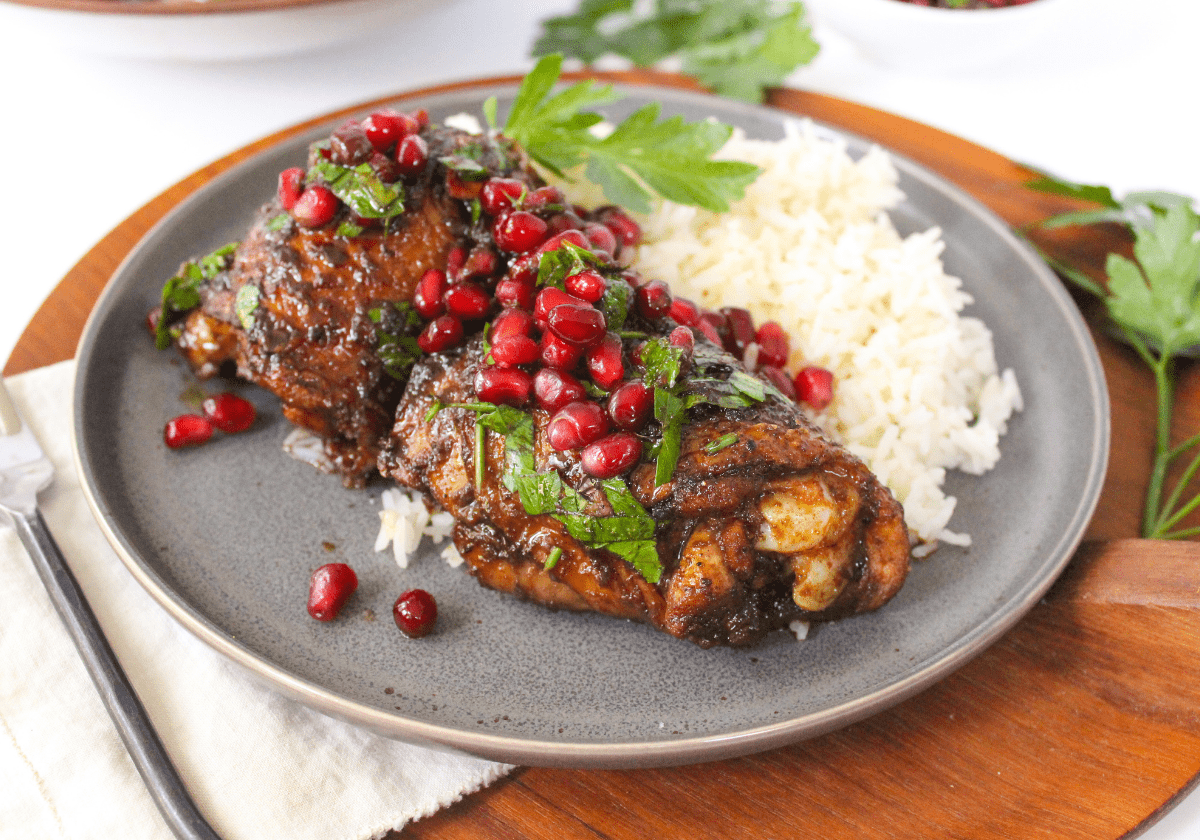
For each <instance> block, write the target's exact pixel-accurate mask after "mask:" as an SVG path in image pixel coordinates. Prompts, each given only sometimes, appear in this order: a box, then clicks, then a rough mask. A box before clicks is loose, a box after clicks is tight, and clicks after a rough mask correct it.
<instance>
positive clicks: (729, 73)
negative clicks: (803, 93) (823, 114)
mask: <svg viewBox="0 0 1200 840" xmlns="http://www.w3.org/2000/svg"><path fill="white" fill-rule="evenodd" d="M542 28H543V31H542V35H541V37H540V38H539V39H538V40H537V42H536V43H535V44H534V46H533V54H534V55H535V56H544V55H550V54H552V53H562V54H563V55H565V56H567V57H569V58H577V59H579V60H581V61H583V62H584V63H585V64H591V63H594V62H595V61H596V60H597V59H599V58H601V57H602V56H605V55H617V56H620V57H622V58H627V59H629V60H630V61H631V62H632V63H633V64H634V65H636V66H638V67H652V66H654V65H656V64H658V63H660V62H662V61H664V60H666V59H671V58H674V59H677V60H678V62H679V64H680V68H681V69H682V71H683V72H684V73H686V74H688V75H690V76H693V77H695V78H696V79H697V80H698V81H699V82H700V83H701V84H703V85H705V86H706V87H708V88H710V89H711V90H713V91H714V92H716V93H719V94H721V95H723V96H730V97H733V98H735V99H744V100H746V101H748V102H760V101H762V99H763V97H764V92H765V89H766V88H768V87H771V86H774V85H778V84H780V83H782V82H783V80H784V79H786V78H787V77H788V75H789V74H791V73H792V71H794V70H795V69H796V68H797V67H800V66H801V65H804V64H807V63H809V62H810V61H812V60H813V59H814V58H815V57H816V55H817V53H818V52H819V51H820V46H819V45H818V44H817V42H816V41H815V40H814V39H813V37H812V29H811V27H810V26H809V25H808V22H807V20H806V18H805V13H804V6H803V4H801V3H798V2H787V3H779V2H769V1H768V0H656V1H655V3H654V4H653V5H652V6H650V7H649V8H646V6H645V4H638V3H636V2H635V0H582V2H580V4H579V8H578V9H577V11H576V12H575V13H574V14H570V15H562V16H558V17H552V18H549V19H547V20H545V21H543V23H542Z"/></svg>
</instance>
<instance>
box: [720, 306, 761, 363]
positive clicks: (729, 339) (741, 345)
mask: <svg viewBox="0 0 1200 840" xmlns="http://www.w3.org/2000/svg"><path fill="white" fill-rule="evenodd" d="M721 314H722V315H724V316H725V318H726V323H727V324H728V325H729V329H728V330H727V331H726V332H725V334H724V339H725V349H726V350H728V351H729V352H730V353H732V354H733V355H735V356H737V357H738V358H739V359H740V358H742V356H743V354H745V352H746V345H748V344H750V343H751V342H753V341H754V335H755V331H754V318H753V316H751V314H750V313H749V312H748V311H747V310H745V309H742V308H741V307H740V306H723V307H721Z"/></svg>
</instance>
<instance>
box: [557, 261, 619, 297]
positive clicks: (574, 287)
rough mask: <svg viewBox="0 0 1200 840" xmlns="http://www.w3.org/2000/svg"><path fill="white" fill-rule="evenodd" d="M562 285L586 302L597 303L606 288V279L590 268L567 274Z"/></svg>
mask: <svg viewBox="0 0 1200 840" xmlns="http://www.w3.org/2000/svg"><path fill="white" fill-rule="evenodd" d="M563 285H564V286H566V287H567V291H568V292H570V293H571V294H573V295H575V297H577V298H582V299H584V300H586V301H587V302H588V303H598V302H599V301H600V298H602V297H604V293H605V291H607V290H608V281H607V280H605V279H604V277H603V276H602V275H600V274H599V273H598V272H595V271H592V270H591V269H588V270H587V271H580V272H579V273H577V274H572V275H569V276H568V277H567V278H566V279H565V280H563Z"/></svg>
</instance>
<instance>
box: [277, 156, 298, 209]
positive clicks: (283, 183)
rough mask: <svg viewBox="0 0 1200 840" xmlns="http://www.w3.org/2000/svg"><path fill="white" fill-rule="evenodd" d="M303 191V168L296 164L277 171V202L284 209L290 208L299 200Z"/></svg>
mask: <svg viewBox="0 0 1200 840" xmlns="http://www.w3.org/2000/svg"><path fill="white" fill-rule="evenodd" d="M303 192H304V170H303V169H301V168H300V167H298V166H293V167H292V168H291V169H285V170H283V171H282V172H280V173H279V204H280V206H282V207H283V209H284V210H291V209H292V208H293V207H295V206H296V202H297V201H299V200H300V194H301V193H303Z"/></svg>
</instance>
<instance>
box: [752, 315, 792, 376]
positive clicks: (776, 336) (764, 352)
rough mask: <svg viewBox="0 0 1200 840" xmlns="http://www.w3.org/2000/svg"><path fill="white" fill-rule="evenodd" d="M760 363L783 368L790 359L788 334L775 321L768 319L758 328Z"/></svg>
mask: <svg viewBox="0 0 1200 840" xmlns="http://www.w3.org/2000/svg"><path fill="white" fill-rule="evenodd" d="M755 341H757V342H758V363H759V364H760V365H764V366H765V365H770V366H772V367H777V368H781V367H783V366H784V365H786V364H787V360H788V335H787V333H785V332H784V331H783V327H781V326H779V324H777V323H775V322H774V321H767V322H766V323H765V324H763V325H762V326H761V327H759V328H758V333H757V335H756V336H755Z"/></svg>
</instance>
